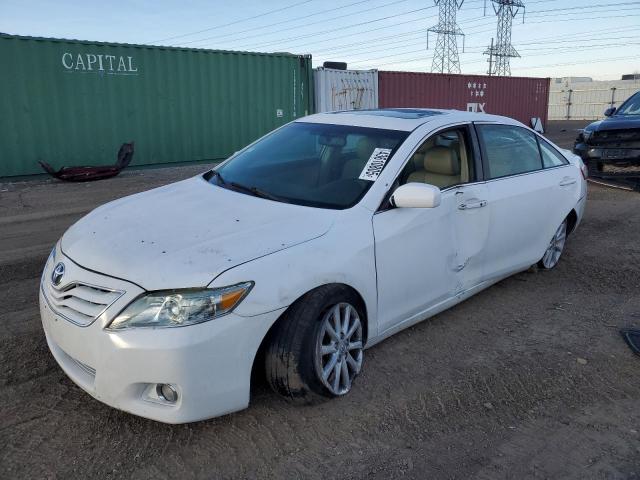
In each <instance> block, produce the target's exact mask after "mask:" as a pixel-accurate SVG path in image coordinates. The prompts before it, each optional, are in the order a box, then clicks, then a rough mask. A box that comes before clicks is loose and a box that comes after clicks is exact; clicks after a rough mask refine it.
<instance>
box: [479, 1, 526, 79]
mask: <svg viewBox="0 0 640 480" xmlns="http://www.w3.org/2000/svg"><path fill="white" fill-rule="evenodd" d="M491 3H492V5H493V11H494V12H495V14H496V15H497V16H498V30H497V32H496V43H495V44H494V43H493V41H492V42H491V46H490V47H489V48H488V49H487V50H486V51H485V52H484V55H489V71H488V72H487V73H488V74H489V75H500V76H510V75H511V65H510V59H511V58H519V57H520V54H519V53H518V52H517V51H516V49H515V48H513V45H511V26H512V23H513V19H514V18H515V16H516V15H517V14H518V12H519V11H520V9H521V8H522V9H523V12H522V21H523V22H524V8H525V7H524V3H523V2H522V1H521V0H491ZM485 7H486V4H485Z"/></svg>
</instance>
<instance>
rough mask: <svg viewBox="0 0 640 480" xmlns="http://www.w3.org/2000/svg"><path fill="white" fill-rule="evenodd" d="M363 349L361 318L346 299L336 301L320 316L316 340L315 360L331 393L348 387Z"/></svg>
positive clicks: (360, 363) (361, 356)
mask: <svg viewBox="0 0 640 480" xmlns="http://www.w3.org/2000/svg"><path fill="white" fill-rule="evenodd" d="M363 356H364V349H363V343H362V322H361V320H360V316H359V315H358V312H357V310H356V309H355V308H354V307H353V306H352V305H351V304H349V303H338V304H336V305H334V306H333V307H331V308H330V309H329V310H328V311H327V313H325V315H324V316H323V318H322V326H321V328H320V335H319V336H318V341H317V344H316V354H315V364H316V372H317V374H318V377H319V378H320V380H321V381H322V384H323V385H324V386H325V387H326V388H327V389H328V390H329V391H330V392H331V393H332V394H334V395H345V394H346V393H348V392H349V390H351V384H352V382H353V379H354V378H355V377H356V376H357V375H358V374H359V373H360V370H361V368H362V359H363Z"/></svg>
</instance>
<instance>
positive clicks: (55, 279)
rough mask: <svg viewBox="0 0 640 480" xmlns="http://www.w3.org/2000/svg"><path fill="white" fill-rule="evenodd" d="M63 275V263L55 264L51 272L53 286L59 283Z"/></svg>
mask: <svg viewBox="0 0 640 480" xmlns="http://www.w3.org/2000/svg"><path fill="white" fill-rule="evenodd" d="M63 275H64V263H62V262H60V263H58V264H57V265H56V266H55V268H54V269H53V272H51V283H53V285H55V286H58V285H60V282H61V281H62V276H63Z"/></svg>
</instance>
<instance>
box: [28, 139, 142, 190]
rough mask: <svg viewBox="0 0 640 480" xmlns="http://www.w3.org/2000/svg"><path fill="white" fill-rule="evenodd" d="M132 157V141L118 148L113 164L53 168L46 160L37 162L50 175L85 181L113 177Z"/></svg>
mask: <svg viewBox="0 0 640 480" xmlns="http://www.w3.org/2000/svg"><path fill="white" fill-rule="evenodd" d="M132 158H133V142H130V143H123V144H122V145H121V146H120V149H119V150H118V159H117V160H116V163H114V164H113V165H99V166H84V167H62V168H61V169H59V170H57V171H56V170H54V169H53V167H52V166H51V165H49V164H48V163H47V162H38V163H39V164H40V166H41V167H42V168H43V169H44V171H45V172H47V173H48V174H49V175H51V176H52V177H55V178H58V179H60V180H64V181H67V182H87V181H90V180H102V179H104V178H110V177H115V176H116V175H118V174H119V173H120V172H121V171H122V170H123V169H125V168H126V167H127V166H128V165H129V164H130V163H131V159H132Z"/></svg>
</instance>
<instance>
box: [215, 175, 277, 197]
mask: <svg viewBox="0 0 640 480" xmlns="http://www.w3.org/2000/svg"><path fill="white" fill-rule="evenodd" d="M218 178H220V174H218ZM229 185H231V186H232V187H233V188H235V189H237V190H242V191H243V192H247V193H250V194H251V195H253V196H254V197H260V198H266V199H267V200H273V201H276V202H284V203H289V201H288V200H285V199H284V198H282V197H278V196H276V195H272V194H270V193H268V192H265V191H264V190H260V189H259V188H257V187H247V186H246V185H242V184H240V183H236V182H229Z"/></svg>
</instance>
